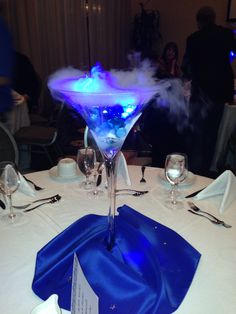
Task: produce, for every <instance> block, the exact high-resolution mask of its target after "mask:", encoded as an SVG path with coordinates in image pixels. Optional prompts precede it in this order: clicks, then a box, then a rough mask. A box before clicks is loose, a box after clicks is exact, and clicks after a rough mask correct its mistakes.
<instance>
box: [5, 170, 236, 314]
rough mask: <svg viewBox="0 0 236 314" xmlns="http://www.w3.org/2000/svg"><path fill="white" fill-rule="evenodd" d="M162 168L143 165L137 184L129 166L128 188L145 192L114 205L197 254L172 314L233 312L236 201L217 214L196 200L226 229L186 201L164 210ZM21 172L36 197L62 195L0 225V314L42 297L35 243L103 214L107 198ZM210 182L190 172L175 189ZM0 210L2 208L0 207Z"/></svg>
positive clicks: (20, 200) (20, 197) (27, 307)
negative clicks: (18, 220) (162, 228)
mask: <svg viewBox="0 0 236 314" xmlns="http://www.w3.org/2000/svg"><path fill="white" fill-rule="evenodd" d="M162 171H163V170H161V169H158V168H147V169H146V173H145V177H146V179H147V183H146V184H143V185H142V184H141V183H139V180H140V177H141V171H140V167H137V166H129V173H130V177H131V181H132V187H134V188H137V189H148V190H149V191H150V192H149V193H148V194H146V195H144V196H142V197H134V196H119V197H117V206H120V205H123V204H127V205H129V206H131V207H133V208H134V209H136V210H137V211H139V212H141V213H143V214H145V215H147V216H149V217H150V218H152V219H155V220H156V221H158V222H160V223H162V224H164V225H166V226H168V227H170V228H171V229H173V230H175V231H176V232H178V233H179V234H180V235H181V236H182V237H184V238H185V239H186V240H187V241H188V242H190V243H191V244H192V245H193V246H194V247H195V248H196V249H197V250H198V251H199V252H200V253H201V254H202V257H201V260H200V263H199V266H198V269H197V271H196V274H195V277H194V279H193V282H192V285H191V287H190V289H189V291H188V293H187V295H186V297H185V299H184V300H183V302H182V304H181V305H180V307H179V309H178V310H177V311H176V313H178V314H200V313H201V314H223V313H227V314H235V313H236V298H235V293H236V267H235V266H236V241H235V240H236V202H234V203H233V204H232V205H231V207H230V208H229V209H228V210H227V211H225V213H224V214H223V215H220V214H219V213H218V212H217V209H216V208H215V205H214V204H213V203H211V202H210V201H209V200H204V201H199V203H198V205H200V206H201V208H202V209H205V210H208V211H210V212H211V213H213V214H215V215H218V216H219V217H220V216H221V218H223V219H224V220H225V221H226V222H228V223H231V224H232V225H233V227H232V228H231V229H226V228H223V227H218V226H215V225H213V224H211V223H210V222H209V221H208V220H206V219H203V218H201V217H198V216H195V215H192V214H191V213H189V212H188V211H187V203H186V200H185V206H184V208H183V209H182V210H175V211H173V210H170V209H167V208H166V207H165V206H164V202H163V200H164V197H165V195H166V191H167V188H168V185H167V183H165V182H164V181H163V180H162V179H160V178H159V174H160V173H161V172H162ZM27 177H28V178H30V179H32V180H34V181H35V183H37V184H38V185H41V186H42V187H44V188H45V189H44V190H43V191H40V192H37V196H36V197H37V198H41V197H46V196H50V195H53V194H55V193H59V194H60V195H61V196H62V199H61V201H60V202H59V203H56V204H53V205H46V206H44V207H41V208H38V209H36V210H34V211H32V212H29V213H27V214H26V215H27V217H28V219H29V221H28V223H26V224H24V225H22V226H16V227H14V226H11V227H5V226H3V224H0V254H1V257H0V278H1V284H0V313H2V314H13V313H17V314H29V313H30V311H31V310H32V308H34V307H35V306H36V305H37V304H39V303H41V302H42V300H40V299H39V298H38V297H37V296H36V295H35V294H34V293H33V291H32V290H31V283H32V279H33V274H34V267H35V259H36V254H37V252H38V250H39V249H40V248H42V247H43V246H44V245H45V244H46V243H47V242H48V241H49V240H51V239H52V238H53V237H55V236H56V235H57V234H58V233H60V232H61V231H62V230H64V229H65V228H66V227H67V226H69V225H70V224H71V223H72V222H74V221H75V220H76V219H78V218H80V217H82V216H83V215H86V214H89V213H96V214H101V215H106V214H107V212H108V201H107V199H106V198H105V197H104V198H103V199H99V200H89V199H88V198H87V195H86V192H85V191H82V190H80V189H79V186H78V182H75V181H74V182H71V183H66V182H58V181H55V180H52V179H51V178H50V177H49V175H48V172H47V171H43V172H37V173H32V174H28V175H27ZM210 182H211V179H208V178H203V177H199V176H196V177H195V181H194V182H192V184H191V182H190V183H189V185H186V186H182V187H181V190H182V192H183V194H184V195H187V194H189V193H191V192H193V191H195V190H197V189H199V188H202V187H204V186H206V185H207V184H209V183H210ZM122 184H123V183H122ZM122 184H121V182H119V185H118V188H119V187H125V186H124V185H123V186H122ZM31 199H32V198H31V197H29V196H26V195H24V194H21V193H20V192H16V193H15V194H14V195H13V203H14V204H24V203H27V202H28V201H29V200H31ZM0 213H1V214H3V213H4V211H2V210H0ZM63 313H68V312H66V311H63ZM101 314H103V313H101ZM124 314H126V313H124ZM134 314H135V313H134ZM151 314H152V313H151Z"/></svg>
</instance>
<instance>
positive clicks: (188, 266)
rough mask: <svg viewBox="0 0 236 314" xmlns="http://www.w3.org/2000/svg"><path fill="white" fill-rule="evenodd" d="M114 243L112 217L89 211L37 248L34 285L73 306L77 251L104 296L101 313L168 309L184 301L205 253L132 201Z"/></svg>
mask: <svg viewBox="0 0 236 314" xmlns="http://www.w3.org/2000/svg"><path fill="white" fill-rule="evenodd" d="M118 212H119V215H118V216H116V218H115V228H116V229H115V230H116V237H115V245H114V247H113V248H112V250H111V251H108V250H107V248H106V242H105V238H106V235H107V217H104V216H98V215H87V216H84V217H83V218H81V219H79V220H78V221H76V222H75V223H73V224H72V225H71V226H69V227H68V228H67V229H66V230H64V231H63V232H62V233H60V234H59V235H58V236H57V237H55V238H54V239H53V240H52V241H50V242H49V243H48V244H47V245H46V246H44V247H43V248H42V249H41V250H40V251H39V252H38V254H37V260H36V268H35V275H34V279H33V284H32V288H33V291H34V292H35V293H36V294H37V295H38V296H39V297H41V298H42V299H43V300H46V299H47V298H48V297H49V296H50V295H51V294H53V293H56V294H58V295H59V305H60V307H62V308H64V309H67V310H70V303H71V276H72V269H73V256H74V253H76V254H77V257H78V259H79V262H80V265H81V267H82V269H83V272H84V274H85V276H86V278H87V280H88V282H89V284H90V285H91V287H92V288H93V290H94V292H95V293H96V294H97V296H98V297H99V313H102V314H106V313H111V309H110V307H111V305H115V308H113V310H112V313H119V314H126V313H134V314H168V313H172V312H174V311H175V310H176V309H177V308H178V306H179V305H180V304H181V302H182V300H183V298H184V297H185V295H186V293H187V291H188V288H189V286H190V285H191V282H192V279H193V276H194V274H195V271H196V269H197V265H198V262H199V259H200V256H201V255H200V253H199V252H198V251H197V250H196V249H194V248H193V247H192V246H191V245H190V244H189V243H188V242H187V241H185V240H184V239H183V238H182V237H181V236H180V235H178V234H177V233H176V232H174V231H173V230H171V229H169V228H167V227H165V226H163V225H161V224H159V223H158V222H156V221H154V220H152V219H149V218H147V217H146V216H144V215H142V214H140V213H138V212H137V211H135V210H134V209H132V208H130V207H128V206H122V207H120V208H119V209H118Z"/></svg>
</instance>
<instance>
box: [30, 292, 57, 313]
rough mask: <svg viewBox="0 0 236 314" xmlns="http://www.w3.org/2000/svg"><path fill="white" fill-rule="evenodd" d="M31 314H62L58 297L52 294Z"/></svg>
mask: <svg viewBox="0 0 236 314" xmlns="http://www.w3.org/2000/svg"><path fill="white" fill-rule="evenodd" d="M31 314H61V309H60V308H59V306H58V295H57V294H52V295H51V296H50V297H49V298H48V299H47V300H46V301H44V302H43V303H41V304H39V305H38V306H36V307H35V308H34V309H33V310H32V311H31Z"/></svg>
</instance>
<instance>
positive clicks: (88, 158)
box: [77, 147, 96, 190]
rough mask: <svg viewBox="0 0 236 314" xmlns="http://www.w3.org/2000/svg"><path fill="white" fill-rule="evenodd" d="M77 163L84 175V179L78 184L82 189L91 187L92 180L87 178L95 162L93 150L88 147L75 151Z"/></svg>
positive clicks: (92, 184)
mask: <svg viewBox="0 0 236 314" xmlns="http://www.w3.org/2000/svg"><path fill="white" fill-rule="evenodd" d="M77 163H78V167H79V169H80V170H81V172H82V173H83V174H84V175H85V177H86V180H85V181H83V182H82V183H81V184H80V187H81V188H82V189H84V190H90V189H92V188H93V186H94V182H93V181H91V180H90V179H89V176H90V175H91V174H92V172H93V170H94V167H95V163H96V153H95V150H94V149H92V148H90V147H86V148H81V149H79V150H78V153H77Z"/></svg>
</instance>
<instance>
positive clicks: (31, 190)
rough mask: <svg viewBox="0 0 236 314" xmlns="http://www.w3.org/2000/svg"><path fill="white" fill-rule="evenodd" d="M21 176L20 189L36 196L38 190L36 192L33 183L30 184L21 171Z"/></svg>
mask: <svg viewBox="0 0 236 314" xmlns="http://www.w3.org/2000/svg"><path fill="white" fill-rule="evenodd" d="M19 177H20V186H19V188H18V191H19V192H22V193H24V194H26V195H29V196H35V194H36V192H35V189H34V187H33V186H32V185H31V184H29V182H27V181H26V180H25V178H24V177H23V176H22V175H21V174H20V173H19Z"/></svg>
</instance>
